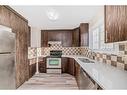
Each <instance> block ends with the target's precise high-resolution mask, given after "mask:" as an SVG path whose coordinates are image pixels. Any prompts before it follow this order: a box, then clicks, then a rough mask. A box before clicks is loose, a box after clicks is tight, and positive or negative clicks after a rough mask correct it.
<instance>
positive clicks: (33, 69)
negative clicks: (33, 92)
mask: <svg viewBox="0 0 127 95" xmlns="http://www.w3.org/2000/svg"><path fill="white" fill-rule="evenodd" d="M35 73H36V63H35V64H32V65H29V78H31V77H32V76H33V75H34V74H35Z"/></svg>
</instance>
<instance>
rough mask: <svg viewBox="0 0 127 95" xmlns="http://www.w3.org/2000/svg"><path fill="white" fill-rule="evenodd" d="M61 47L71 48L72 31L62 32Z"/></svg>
mask: <svg viewBox="0 0 127 95" xmlns="http://www.w3.org/2000/svg"><path fill="white" fill-rule="evenodd" d="M62 46H63V47H71V46H72V31H65V32H64V31H63V32H62Z"/></svg>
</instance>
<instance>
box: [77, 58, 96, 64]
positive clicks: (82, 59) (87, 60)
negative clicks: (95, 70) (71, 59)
mask: <svg viewBox="0 0 127 95" xmlns="http://www.w3.org/2000/svg"><path fill="white" fill-rule="evenodd" d="M78 59H79V60H80V61H82V62H84V63H94V61H91V60H89V59H86V58H78Z"/></svg>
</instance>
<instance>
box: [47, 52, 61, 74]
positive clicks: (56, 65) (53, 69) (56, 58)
mask: <svg viewBox="0 0 127 95" xmlns="http://www.w3.org/2000/svg"><path fill="white" fill-rule="evenodd" d="M61 56H62V51H58V50H54V51H50V56H49V57H48V58H47V64H46V67H47V69H46V70H47V73H61Z"/></svg>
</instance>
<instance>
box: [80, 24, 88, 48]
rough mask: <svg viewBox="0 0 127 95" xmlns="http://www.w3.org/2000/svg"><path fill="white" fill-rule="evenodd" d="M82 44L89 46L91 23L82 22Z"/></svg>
mask: <svg viewBox="0 0 127 95" xmlns="http://www.w3.org/2000/svg"><path fill="white" fill-rule="evenodd" d="M80 45H81V46H89V24H88V23H81V24H80Z"/></svg>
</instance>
